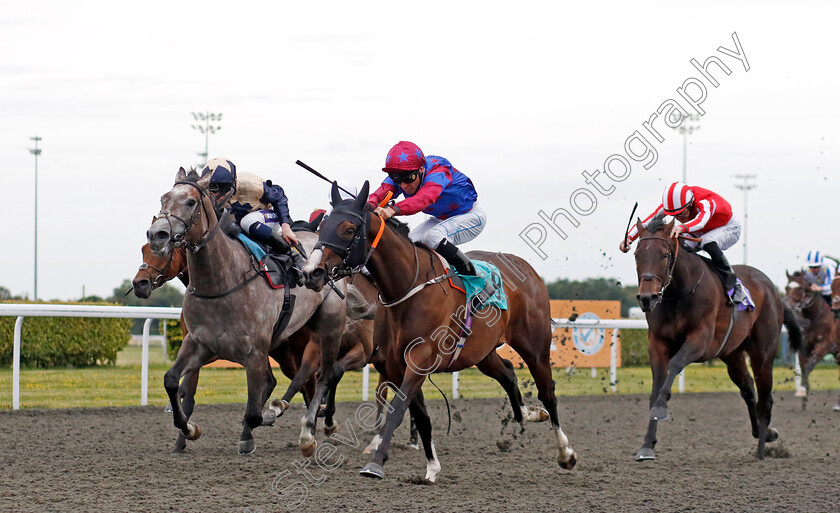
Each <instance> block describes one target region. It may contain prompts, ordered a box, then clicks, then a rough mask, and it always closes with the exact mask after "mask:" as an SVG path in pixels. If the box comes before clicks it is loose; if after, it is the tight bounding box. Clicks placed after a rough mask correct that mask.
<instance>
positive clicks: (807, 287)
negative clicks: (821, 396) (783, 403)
mask: <svg viewBox="0 0 840 513" xmlns="http://www.w3.org/2000/svg"><path fill="white" fill-rule="evenodd" d="M785 274H786V275H787V278H788V283H787V286H786V287H785V299H784V301H785V303H786V304H788V305H789V306H790V307H792V308H793V309H794V311H796V312H797V313H798V314H799V315H801V316H802V318H803V319H804V320H805V322H804V323H803V325H804V326H805V328H804V331H805V340H804V343H803V344H802V348H801V349H800V350H799V362H800V364H801V366H802V386H803V387H804V395H802V411H805V409H806V408H807V405H808V393H809V391H810V389H811V386H810V382H809V379H808V378H809V376H810V375H811V371H813V370H814V367H816V366H817V363H819V362H820V361H821V360H822V359H823V357H824V356H825V355H827V354H832V355H834V360H835V361H836V362H837V363H840V319H838V318H837V317H836V315H835V313H834V312H832V311H831V307H829V306H828V303H826V302H825V301H824V300H823V297H822V294H821V293H820V292H819V291H814V290H811V284H810V283H808V282H807V281H805V279H804V277H803V275H802V271H796V272H794V273H793V274H792V275H791V274H788V273H787V272H785ZM835 281H836V280H835ZM832 288H833V283H832ZM797 395H799V393H798V391H797ZM833 409H834V411H840V401H838V403H837V404H835V405H834V407H833Z"/></svg>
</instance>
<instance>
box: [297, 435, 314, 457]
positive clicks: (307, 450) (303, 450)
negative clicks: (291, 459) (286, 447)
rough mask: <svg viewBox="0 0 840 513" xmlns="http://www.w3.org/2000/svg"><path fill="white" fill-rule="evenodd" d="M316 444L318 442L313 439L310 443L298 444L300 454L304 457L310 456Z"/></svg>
mask: <svg viewBox="0 0 840 513" xmlns="http://www.w3.org/2000/svg"><path fill="white" fill-rule="evenodd" d="M317 446H318V442H317V441H316V440H314V439H313V440H312V443H310V444H307V445H301V446H300V454H301V456H303V457H304V458H308V457H310V456H312V455H313V454H315V448H316V447H317Z"/></svg>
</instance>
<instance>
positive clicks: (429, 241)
mask: <svg viewBox="0 0 840 513" xmlns="http://www.w3.org/2000/svg"><path fill="white" fill-rule="evenodd" d="M382 170H383V171H385V172H386V173H388V178H386V179H385V180H384V181H383V182H382V185H381V186H380V187H379V188H378V189H377V190H375V191H374V192H372V193H371V194H370V196H369V197H368V202H369V203H371V204H372V205H373V207H375V210H376V212H377V213H378V214H379V215H380V216H382V217H383V218H384V219H387V218H389V217H391V216H395V215H412V214H416V213H418V212H421V211H422V212H424V213H426V214H429V215H431V216H432V217H430V218H428V219H427V220H426V221H424V222H423V223H421V224H420V226H418V227H417V228H414V229H413V230H412V231H411V233H410V234H409V238H410V239H411V240H412V241H414V242H422V243H423V244H425V245H426V246H427V247H429V248H432V249H434V250H435V251H437V252H438V253H440V255H441V256H443V257H444V258H445V259H446V260H447V262H449V263H450V264H451V265H452V266H453V267H455V270H456V271H457V272H458V273H459V274H463V275H467V276H476V271H475V267H474V266H473V264H472V262H470V259H469V258H467V256H466V255H464V253H462V252H461V250H460V249H458V247H457V246H456V244H464V243H466V242H469V241H471V240H473V239H474V238H476V237H477V236H478V234H479V233H481V232H482V230H484V227H485V226H486V225H487V211H486V210H484V207H482V206H481V205H480V204H479V203H478V193H477V192H476V190H475V186H473V183H472V181H471V180H470V179H469V178H468V177H467V175H465V174H464V173H462V172H460V171H458V170H457V169H455V167H454V166H453V165H452V164H451V163H450V162H449V161H448V160H446V159H445V158H443V157H436V156H433V155H429V156H428V157H426V156H424V155H423V152H422V151H421V150H420V148H419V147H418V146H417V145H416V144H414V143H412V142H408V141H400V142H398V143H397V144H395V145H394V146H393V147H392V148H391V150H390V151H389V152H388V156H387V157H386V158H385V167H384V168H382ZM388 192H393V193H394V197H399V196H400V195H404V196H405V199H404V200H402V201H400V202H398V203H396V204H394V205H393V206H389V207H379V206H378V205H379V202H380V201H382V199H384V198H385V195H386V194H387V193H388Z"/></svg>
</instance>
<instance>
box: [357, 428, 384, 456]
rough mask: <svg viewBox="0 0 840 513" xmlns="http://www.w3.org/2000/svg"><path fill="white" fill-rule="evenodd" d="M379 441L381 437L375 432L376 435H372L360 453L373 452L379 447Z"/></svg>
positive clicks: (380, 441)
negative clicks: (371, 438)
mask: <svg viewBox="0 0 840 513" xmlns="http://www.w3.org/2000/svg"><path fill="white" fill-rule="evenodd" d="M381 443H382V437H381V436H379V434H378V433H377V435H376V436H374V437H373V440H371V441H370V443H369V444H368V446H367V447H365V450H364V451H362V454H373V453H375V452H376V450H377V449H379V444H381Z"/></svg>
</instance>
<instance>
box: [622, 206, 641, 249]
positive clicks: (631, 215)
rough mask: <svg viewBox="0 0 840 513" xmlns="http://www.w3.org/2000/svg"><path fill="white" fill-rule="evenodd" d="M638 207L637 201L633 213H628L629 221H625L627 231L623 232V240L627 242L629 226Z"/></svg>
mask: <svg viewBox="0 0 840 513" xmlns="http://www.w3.org/2000/svg"><path fill="white" fill-rule="evenodd" d="M638 207H639V202H638V201H637V202H636V204H635V205H633V211H632V212H630V219H628V220H627V229H626V230H624V240H625V241H626V240H627V235H628V234H629V233H630V224H631V223H632V222H633V216H634V215H636V209H637V208H638Z"/></svg>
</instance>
